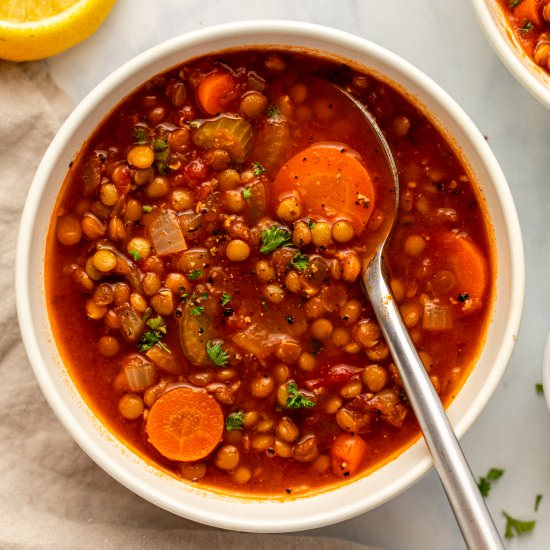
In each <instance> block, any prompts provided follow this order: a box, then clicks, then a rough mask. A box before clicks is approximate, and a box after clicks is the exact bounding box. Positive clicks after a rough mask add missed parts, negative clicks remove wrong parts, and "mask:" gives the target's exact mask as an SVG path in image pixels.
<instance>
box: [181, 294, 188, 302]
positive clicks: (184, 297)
mask: <svg viewBox="0 0 550 550" xmlns="http://www.w3.org/2000/svg"><path fill="white" fill-rule="evenodd" d="M188 299H189V292H184V293H183V294H182V295H181V301H182V302H187V300H188Z"/></svg>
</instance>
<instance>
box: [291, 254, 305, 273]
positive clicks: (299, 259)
mask: <svg viewBox="0 0 550 550" xmlns="http://www.w3.org/2000/svg"><path fill="white" fill-rule="evenodd" d="M308 265H309V258H308V257H307V256H304V255H303V254H302V253H301V252H296V254H294V258H292V260H290V262H289V264H288V267H289V268H294V269H295V270H296V271H305V270H306V269H307V267H308Z"/></svg>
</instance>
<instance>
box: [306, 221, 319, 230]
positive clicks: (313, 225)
mask: <svg viewBox="0 0 550 550" xmlns="http://www.w3.org/2000/svg"><path fill="white" fill-rule="evenodd" d="M306 223H307V226H308V227H309V228H310V229H313V228H314V227H315V224H316V223H317V222H316V221H315V220H312V219H311V218H308V219H307V220H306Z"/></svg>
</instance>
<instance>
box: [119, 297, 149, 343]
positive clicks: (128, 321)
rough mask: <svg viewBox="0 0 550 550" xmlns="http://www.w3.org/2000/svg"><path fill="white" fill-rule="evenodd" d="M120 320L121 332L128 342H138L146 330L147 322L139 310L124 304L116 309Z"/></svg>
mask: <svg viewBox="0 0 550 550" xmlns="http://www.w3.org/2000/svg"><path fill="white" fill-rule="evenodd" d="M115 311H116V314H117V315H118V319H119V321H120V332H121V334H122V336H123V337H124V339H125V340H126V341H127V342H137V341H138V340H139V339H140V337H141V335H142V334H143V333H144V332H145V323H144V322H143V319H142V318H141V317H140V316H139V314H138V313H137V311H136V310H135V309H134V308H133V307H132V306H130V305H128V304H124V305H122V306H120V307H118V308H117V309H116V310H115Z"/></svg>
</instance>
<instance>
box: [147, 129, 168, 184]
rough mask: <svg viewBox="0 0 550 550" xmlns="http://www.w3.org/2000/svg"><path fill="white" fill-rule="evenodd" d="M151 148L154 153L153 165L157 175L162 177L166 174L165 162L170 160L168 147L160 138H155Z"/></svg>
mask: <svg viewBox="0 0 550 550" xmlns="http://www.w3.org/2000/svg"><path fill="white" fill-rule="evenodd" d="M151 147H152V148H153V151H154V152H155V165H156V167H157V170H158V173H159V174H160V175H161V176H163V175H164V174H166V170H167V168H168V167H167V162H168V159H169V158H170V147H169V145H168V142H167V141H166V140H165V139H162V138H156V139H154V140H153V141H152V142H151Z"/></svg>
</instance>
